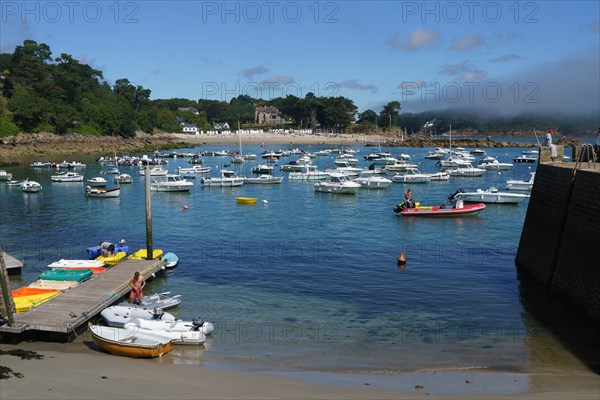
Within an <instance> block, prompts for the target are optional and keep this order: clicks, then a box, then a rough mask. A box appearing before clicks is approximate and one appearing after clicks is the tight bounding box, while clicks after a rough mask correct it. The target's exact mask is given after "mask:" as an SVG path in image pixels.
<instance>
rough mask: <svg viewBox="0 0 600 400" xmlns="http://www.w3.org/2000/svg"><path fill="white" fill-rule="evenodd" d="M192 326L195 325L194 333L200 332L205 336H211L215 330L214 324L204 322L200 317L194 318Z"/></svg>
mask: <svg viewBox="0 0 600 400" xmlns="http://www.w3.org/2000/svg"><path fill="white" fill-rule="evenodd" d="M192 325H194V328H193V330H194V331H200V332H202V333H204V334H205V335H210V334H211V333H213V332H214V330H215V326H214V325H213V324H211V323H210V322H204V320H203V319H202V318H200V317H198V318H194V319H193V320H192Z"/></svg>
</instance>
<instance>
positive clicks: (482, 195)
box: [448, 187, 529, 204]
mask: <svg viewBox="0 0 600 400" xmlns="http://www.w3.org/2000/svg"><path fill="white" fill-rule="evenodd" d="M527 198H529V195H528V194H523V193H509V192H499V191H498V189H496V188H495V187H491V188H489V189H487V190H482V189H477V190H476V191H474V192H465V191H463V190H462V189H458V190H457V191H456V192H455V193H454V194H451V195H450V196H448V199H449V200H452V201H458V200H463V201H464V202H467V203H499V204H518V203H520V202H522V201H523V200H525V199H527Z"/></svg>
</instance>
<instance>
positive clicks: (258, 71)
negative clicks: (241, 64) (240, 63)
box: [240, 65, 269, 79]
mask: <svg viewBox="0 0 600 400" xmlns="http://www.w3.org/2000/svg"><path fill="white" fill-rule="evenodd" d="M267 72H269V69H268V68H267V67H265V66H264V65H257V66H256V67H252V68H246V69H244V70H242V71H241V72H240V75H243V76H244V77H245V78H248V79H252V78H253V77H254V76H256V75H262V74H266V73H267Z"/></svg>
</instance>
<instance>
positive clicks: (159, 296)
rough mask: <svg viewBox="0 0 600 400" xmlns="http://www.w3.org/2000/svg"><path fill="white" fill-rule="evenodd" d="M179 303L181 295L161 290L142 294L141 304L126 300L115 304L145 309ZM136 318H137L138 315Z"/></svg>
mask: <svg viewBox="0 0 600 400" xmlns="http://www.w3.org/2000/svg"><path fill="white" fill-rule="evenodd" d="M167 254H171V253H167ZM179 304H181V295H179V294H178V295H175V296H171V292H162V293H153V294H150V295H146V296H144V301H143V302H142V304H136V303H129V302H128V301H123V302H121V303H119V304H117V306H121V307H134V308H142V309H146V310H154V309H155V308H156V309H162V310H168V309H170V308H173V307H177V306H178V305H179ZM132 318H133V317H132ZM136 318H139V316H138V317H136Z"/></svg>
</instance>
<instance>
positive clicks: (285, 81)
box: [262, 75, 294, 86]
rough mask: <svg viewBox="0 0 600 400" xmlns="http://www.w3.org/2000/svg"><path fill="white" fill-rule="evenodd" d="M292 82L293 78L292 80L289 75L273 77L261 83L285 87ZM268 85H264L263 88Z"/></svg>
mask: <svg viewBox="0 0 600 400" xmlns="http://www.w3.org/2000/svg"><path fill="white" fill-rule="evenodd" d="M292 82H294V78H292V77H291V76H289V75H273V76H271V77H269V78H267V79H265V80H264V81H262V84H263V85H265V84H269V85H273V84H275V83H278V84H280V85H287V84H288V83H292ZM269 85H265V86H269Z"/></svg>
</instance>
